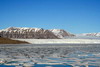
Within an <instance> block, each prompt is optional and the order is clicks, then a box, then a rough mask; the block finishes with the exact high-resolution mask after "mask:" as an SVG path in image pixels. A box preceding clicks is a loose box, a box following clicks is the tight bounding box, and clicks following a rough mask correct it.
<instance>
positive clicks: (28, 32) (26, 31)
mask: <svg viewBox="0 0 100 67" xmlns="http://www.w3.org/2000/svg"><path fill="white" fill-rule="evenodd" d="M56 31H58V33H57V34H56V32H54V30H44V29H42V28H27V27H10V28H7V29H3V30H0V36H1V37H7V38H22V39H23V38H24V39H26V38H27V39H28V38H34V39H58V38H62V37H64V36H69V33H67V32H65V31H64V30H63V32H62V30H56Z"/></svg>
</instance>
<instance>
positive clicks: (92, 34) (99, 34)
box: [79, 32, 100, 37]
mask: <svg viewBox="0 0 100 67" xmlns="http://www.w3.org/2000/svg"><path fill="white" fill-rule="evenodd" d="M79 35H80V36H96V37H100V32H98V33H83V34H79Z"/></svg>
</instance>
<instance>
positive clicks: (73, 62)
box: [0, 44, 100, 67]
mask: <svg viewBox="0 0 100 67" xmlns="http://www.w3.org/2000/svg"><path fill="white" fill-rule="evenodd" d="M0 64H1V65H2V66H0V67H7V66H10V67H15V66H16V67H23V66H26V67H27V66H28V67H29V66H30V67H100V44H42V45H38V44H26V45H24V44H23V45H19V44H18V45H13V44H12V45H0ZM4 65H6V66H4ZM11 65H12V66H11Z"/></svg>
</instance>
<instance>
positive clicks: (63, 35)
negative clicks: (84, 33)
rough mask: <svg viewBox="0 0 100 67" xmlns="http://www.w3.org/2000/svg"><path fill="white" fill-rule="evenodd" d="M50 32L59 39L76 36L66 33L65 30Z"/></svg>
mask: <svg viewBox="0 0 100 67" xmlns="http://www.w3.org/2000/svg"><path fill="white" fill-rule="evenodd" d="M50 31H51V32H53V33H54V34H55V35H56V36H57V37H59V38H65V37H67V36H74V34H71V33H69V32H66V31H65V30H63V29H51V30H50Z"/></svg>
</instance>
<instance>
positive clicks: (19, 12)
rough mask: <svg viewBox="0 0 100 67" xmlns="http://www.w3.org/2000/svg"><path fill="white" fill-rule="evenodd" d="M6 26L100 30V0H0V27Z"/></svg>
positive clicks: (83, 30) (76, 30) (78, 30)
mask: <svg viewBox="0 0 100 67" xmlns="http://www.w3.org/2000/svg"><path fill="white" fill-rule="evenodd" d="M7 27H33V28H34V27H36V28H44V29H64V30H66V31H68V32H71V33H75V34H78V33H93V32H100V0H0V29H4V28H7Z"/></svg>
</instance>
